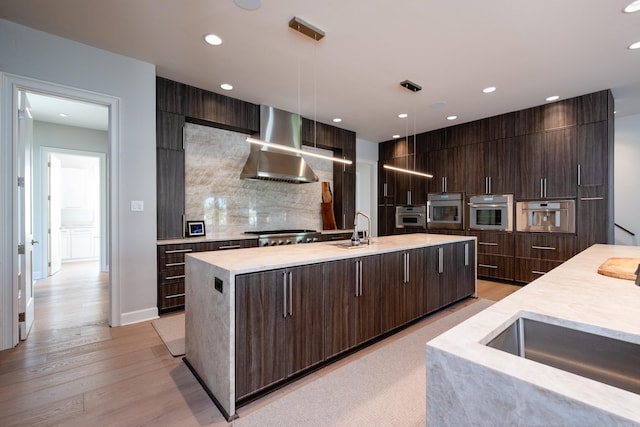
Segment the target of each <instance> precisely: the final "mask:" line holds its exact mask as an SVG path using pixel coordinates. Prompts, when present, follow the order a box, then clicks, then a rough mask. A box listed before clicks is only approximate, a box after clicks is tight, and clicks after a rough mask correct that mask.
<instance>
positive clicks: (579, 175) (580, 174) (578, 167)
mask: <svg viewBox="0 0 640 427" xmlns="http://www.w3.org/2000/svg"><path fill="white" fill-rule="evenodd" d="M580 175H581V174H580V163H578V187H580Z"/></svg>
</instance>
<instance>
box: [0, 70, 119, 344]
mask: <svg viewBox="0 0 640 427" xmlns="http://www.w3.org/2000/svg"><path fill="white" fill-rule="evenodd" d="M19 90H26V91H28V92H39V93H43V94H45V95H52V96H59V97H65V98H72V99H76V100H79V101H85V102H91V103H96V104H102V105H105V106H106V107H108V108H109V131H108V140H109V143H108V152H107V156H106V157H107V175H108V179H107V192H106V195H107V200H106V204H107V207H106V212H107V218H106V220H107V221H106V224H107V230H108V231H107V234H106V235H105V238H106V243H107V259H108V264H109V285H108V286H109V312H108V321H109V325H110V326H119V322H120V320H119V319H120V312H121V304H120V295H121V292H120V286H121V284H120V280H119V271H120V268H119V267H120V266H119V265H118V258H117V257H115V256H113V254H116V253H118V249H119V247H118V243H119V242H118V231H119V227H118V210H119V202H118V200H119V187H118V183H119V162H118V158H119V146H120V137H119V136H120V100H119V98H116V97H113V96H109V95H104V94H99V93H95V92H90V91H86V90H83V89H78V88H72V87H69V86H63V85H59V84H55V83H50V82H45V81H42V80H36V79H31V78H28V77H23V76H18V75H14V74H9V73H0V167H1V172H0V203H2V204H3V206H11V207H12V208H11V209H0V229H1V230H3V232H2V233H0V349H5V348H11V347H14V346H15V345H17V344H18V311H19V310H18V298H17V296H18V282H17V271H18V253H17V245H18V231H17V217H16V215H17V199H16V197H17V185H14V183H15V174H16V162H17V137H16V136H17V132H16V130H17V126H18V125H17V121H18V119H17V110H18V99H17V94H18V91H19Z"/></svg>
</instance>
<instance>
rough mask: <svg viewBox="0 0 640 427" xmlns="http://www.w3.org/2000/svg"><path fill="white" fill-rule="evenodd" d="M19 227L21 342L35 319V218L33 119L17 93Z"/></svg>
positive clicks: (25, 100)
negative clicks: (33, 212)
mask: <svg viewBox="0 0 640 427" xmlns="http://www.w3.org/2000/svg"><path fill="white" fill-rule="evenodd" d="M17 131H18V132H17V163H18V164H17V168H16V170H17V172H18V176H17V180H16V181H17V182H18V192H17V196H18V197H17V200H18V204H17V216H16V217H17V225H18V268H17V272H18V277H17V278H16V280H17V282H18V283H17V284H18V286H17V287H18V328H19V337H20V339H21V340H24V339H26V338H27V335H28V334H29V331H30V330H31V326H32V325H33V318H34V300H33V244H34V243H37V242H36V241H34V240H33V215H32V207H33V200H32V191H31V189H32V186H31V158H32V157H31V156H32V151H31V146H32V140H33V119H32V117H31V112H30V107H29V103H28V100H27V94H26V92H24V91H19V92H18V128H17Z"/></svg>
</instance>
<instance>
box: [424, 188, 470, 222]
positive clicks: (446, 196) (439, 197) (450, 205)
mask: <svg viewBox="0 0 640 427" xmlns="http://www.w3.org/2000/svg"><path fill="white" fill-rule="evenodd" d="M463 201H464V194H462V193H429V194H427V228H428V229H430V230H437V229H445V230H462V228H463V226H462V225H463V224H462V218H463V212H464V210H463V209H462V203H463Z"/></svg>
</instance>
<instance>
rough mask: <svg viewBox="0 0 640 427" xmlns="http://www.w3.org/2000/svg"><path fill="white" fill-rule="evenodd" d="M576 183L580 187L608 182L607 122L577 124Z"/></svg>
mask: <svg viewBox="0 0 640 427" xmlns="http://www.w3.org/2000/svg"><path fill="white" fill-rule="evenodd" d="M576 147H577V152H578V154H577V157H578V160H577V163H578V168H579V169H578V172H577V174H578V185H579V186H582V187H590V186H602V187H603V188H602V190H601V191H602V192H604V190H605V187H606V186H607V183H608V178H609V174H608V169H609V162H608V159H609V151H610V143H609V133H608V124H607V122H598V123H590V124H586V125H581V126H578V129H577V137H576Z"/></svg>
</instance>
